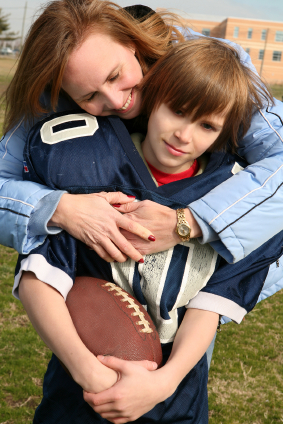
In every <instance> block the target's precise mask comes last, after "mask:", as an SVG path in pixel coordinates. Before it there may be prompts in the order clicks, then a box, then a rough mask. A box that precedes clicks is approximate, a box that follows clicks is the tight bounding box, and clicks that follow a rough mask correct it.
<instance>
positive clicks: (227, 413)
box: [0, 58, 283, 424]
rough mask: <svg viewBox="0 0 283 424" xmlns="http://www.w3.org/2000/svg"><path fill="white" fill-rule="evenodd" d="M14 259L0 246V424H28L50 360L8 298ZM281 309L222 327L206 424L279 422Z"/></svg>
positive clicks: (4, 68) (1, 81)
mask: <svg viewBox="0 0 283 424" xmlns="http://www.w3.org/2000/svg"><path fill="white" fill-rule="evenodd" d="M11 65H13V61H12V60H11V59H6V58H5V59H4V60H2V59H0V73H1V75H2V76H0V89H1V90H3V89H4V87H5V86H6V85H7V82H8V81H9V79H10V78H11V75H12V73H10V68H11ZM280 90H281V91H280ZM280 90H279V89H278V87H277V93H278V94H277V95H278V98H280V99H281V95H282V94H283V90H282V87H281V86H280ZM281 93H282V94H281ZM16 258H17V255H16V253H15V252H14V251H13V250H12V249H9V248H6V247H3V246H0V424H29V423H32V417H33V413H34V409H35V407H36V405H38V403H39V402H40V398H41V394H42V379H43V376H44V372H45V369H46V365H47V363H48V360H49V358H50V356H51V353H50V351H49V350H48V349H47V348H46V347H45V345H44V344H43V342H42V341H41V340H40V339H39V337H38V336H37V334H36V333H35V331H34V330H33V328H32V326H31V324H30V323H29V320H28V318H27V316H26V314H25V312H24V310H23V308H22V306H21V304H20V302H19V301H17V300H15V299H14V298H13V297H12V295H11V288H12V285H13V272H14V267H15V263H16ZM282 304H283V291H281V292H279V293H277V294H276V295H274V296H273V297H271V298H270V299H268V300H266V301H264V302H262V303H260V304H259V305H258V306H257V307H256V308H255V309H254V310H253V311H252V313H251V314H249V315H248V316H247V317H246V319H245V321H244V322H243V323H242V324H241V325H240V326H238V325H235V324H228V325H225V326H223V327H222V331H221V332H220V333H219V334H218V336H217V340H216V347H215V351H214V356H213V360H212V366H211V370H210V376H209V385H208V390H209V407H210V424H279V423H282V422H283V330H282V324H283V309H282ZM50 424H55V423H50ZM82 424H83V423H82Z"/></svg>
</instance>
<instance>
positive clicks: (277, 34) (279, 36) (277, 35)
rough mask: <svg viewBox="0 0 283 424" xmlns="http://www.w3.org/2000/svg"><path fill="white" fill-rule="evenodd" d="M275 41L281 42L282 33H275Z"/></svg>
mask: <svg viewBox="0 0 283 424" xmlns="http://www.w3.org/2000/svg"><path fill="white" fill-rule="evenodd" d="M275 41H283V31H276V34H275Z"/></svg>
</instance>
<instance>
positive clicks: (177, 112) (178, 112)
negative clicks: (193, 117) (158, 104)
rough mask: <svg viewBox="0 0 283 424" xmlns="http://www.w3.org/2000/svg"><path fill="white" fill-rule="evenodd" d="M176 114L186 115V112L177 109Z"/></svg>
mask: <svg viewBox="0 0 283 424" xmlns="http://www.w3.org/2000/svg"><path fill="white" fill-rule="evenodd" d="M175 114H176V115H178V116H184V112H182V111H181V110H176V111H175Z"/></svg>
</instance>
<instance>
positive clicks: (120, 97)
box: [104, 90, 127, 109]
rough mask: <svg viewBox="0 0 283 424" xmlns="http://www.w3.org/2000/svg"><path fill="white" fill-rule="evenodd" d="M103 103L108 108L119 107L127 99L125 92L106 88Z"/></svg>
mask: <svg viewBox="0 0 283 424" xmlns="http://www.w3.org/2000/svg"><path fill="white" fill-rule="evenodd" d="M104 96H105V103H106V107H107V108H108V109H121V108H122V107H123V106H124V104H125V103H126V101H127V98H125V97H126V96H125V93H123V92H122V91H117V90H107V91H106V92H105V93H104Z"/></svg>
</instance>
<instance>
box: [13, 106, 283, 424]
mask: <svg viewBox="0 0 283 424" xmlns="http://www.w3.org/2000/svg"><path fill="white" fill-rule="evenodd" d="M24 158H25V165H24V166H25V167H24V178H25V179H29V180H32V181H36V182H39V183H41V184H44V185H47V186H49V187H50V188H54V189H61V190H62V189H64V190H67V191H68V192H70V193H74V194H75V193H93V192H100V191H123V192H124V193H126V194H129V195H134V196H136V197H137V199H139V200H144V199H150V200H152V201H155V202H157V203H160V204H162V205H165V206H169V207H171V208H174V209H177V208H179V207H186V206H187V204H188V203H190V202H192V201H194V200H196V199H197V198H199V197H202V196H203V195H204V194H206V193H207V192H208V191H210V190H211V189H212V188H213V187H215V186H216V185H218V184H220V183H221V182H222V181H224V180H226V179H227V178H229V177H230V176H232V173H231V171H232V169H233V167H234V165H235V157H233V156H232V155H230V154H225V153H214V154H211V156H210V160H209V163H208V166H207V167H206V169H205V171H204V173H203V174H201V175H199V176H196V177H194V178H190V179H185V180H180V181H176V182H172V183H170V184H167V185H164V186H162V187H156V186H155V184H154V182H153V180H152V178H151V175H150V173H149V171H148V169H147V167H146V165H145V164H144V162H143V159H142V158H141V156H140V155H139V153H138V151H137V150H136V148H135V146H134V144H133V143H132V140H131V138H130V136H129V134H128V132H127V131H126V129H125V127H124V125H123V124H122V123H121V121H120V120H119V118H116V117H108V118H95V117H93V116H90V115H88V114H86V113H81V112H80V113H77V114H75V113H72V114H68V115H65V114H55V115H53V116H51V117H49V118H47V119H45V120H44V121H42V122H40V123H38V124H37V125H36V126H35V127H34V128H33V129H32V130H31V132H30V134H29V138H28V142H27V143H26V147H25V151H24ZM237 161H238V162H239V159H238V160H237ZM282 238H283V236H282V234H280V235H278V236H275V237H274V238H273V239H271V240H270V241H269V242H267V243H265V245H264V246H262V247H261V248H259V249H257V250H256V251H255V252H253V253H252V254H251V255H249V257H247V258H246V259H244V260H242V261H240V262H238V263H237V264H234V265H229V264H227V263H226V262H225V261H224V260H222V259H221V258H217V254H216V253H215V252H214V251H213V249H212V248H211V247H210V246H209V245H205V246H201V245H199V243H198V242H197V241H195V240H192V241H189V242H186V243H184V244H180V245H177V246H175V247H174V248H172V249H169V250H168V251H165V252H160V253H157V254H153V255H148V256H146V257H145V263H144V264H137V263H135V262H134V261H132V260H130V259H129V260H128V261H126V262H125V263H123V264H119V263H112V264H109V263H107V262H105V261H103V260H102V259H101V258H100V257H99V256H98V255H97V254H96V253H95V252H94V251H91V250H89V249H88V248H87V247H86V246H85V245H84V244H83V243H81V242H79V241H77V240H75V239H74V238H73V237H71V236H70V235H69V234H67V233H66V232H64V231H63V232H61V233H60V234H58V235H54V236H49V237H48V238H47V239H46V241H45V242H44V244H43V245H42V246H39V247H38V248H36V249H34V250H33V251H32V252H31V253H30V255H28V256H24V255H21V256H20V257H19V261H18V264H17V269H16V280H19V278H20V275H21V272H22V270H30V271H33V272H35V274H36V275H37V276H38V278H39V279H41V280H43V281H45V282H47V283H48V284H51V285H53V287H55V288H56V289H57V290H59V291H60V292H61V293H62V294H63V295H66V294H67V292H68V290H69V289H70V288H71V286H72V284H73V281H74V279H75V276H78V275H91V276H94V277H98V278H103V279H105V280H107V281H111V282H115V283H116V284H119V285H120V286H121V287H123V288H124V289H125V290H127V291H128V292H130V293H131V294H133V295H134V296H135V297H136V298H137V299H138V300H139V301H140V303H141V304H143V305H144V307H145V308H146V309H147V310H148V312H149V313H150V315H151V317H152V319H153V321H154V322H155V324H156V327H157V329H158V331H159V335H160V339H161V341H162V343H163V353H164V357H165V359H166V358H167V357H168V355H169V354H170V350H171V346H172V341H173V340H174V337H175V334H176V331H177V329H178V327H179V325H180V322H181V321H182V318H183V316H184V313H185V310H186V308H187V307H190V304H191V303H192V302H195V299H198V298H200V299H201V300H200V302H204V303H203V305H205V304H207V303H209V304H210V305H214V306H213V307H212V306H210V307H209V308H207V307H204V306H203V307H202V305H201V303H200V308H202V309H209V310H213V311H215V312H218V313H219V314H225V315H226V316H230V317H231V318H232V319H234V320H235V321H240V320H241V318H242V316H243V315H244V314H245V313H246V312H249V311H250V310H251V309H252V308H253V307H254V305H255V304H256V301H257V298H258V296H259V293H260V291H261V288H262V285H263V282H264V279H265V277H266V275H267V272H268V266H269V265H270V264H271V263H272V262H274V261H275V260H276V259H277V258H278V257H279V256H281V254H282V251H281V250H282V247H281V246H282ZM50 279H51V281H50ZM192 298H194V299H193V301H192V302H191V299H192ZM219 299H222V300H221V302H222V306H221V307H220V309H219V310H218V309H217V308H219V306H215V305H219ZM210 308H212V309H210ZM215 308H216V309H215ZM221 308H223V309H221ZM228 310H229V311H230V315H229V313H227V312H228ZM51 370H52V371H51ZM54 373H55V374H54ZM57 373H61V377H60V381H57V379H56V382H55V380H54V381H53V383H52V387H53V394H52V398H53V399H54V398H55V397H56V396H57V395H56V393H57V394H58V393H60V392H61V391H62V390H63V388H64V387H68V389H69V387H70V382H67V381H68V378H67V376H64V378H63V377H62V371H60V366H59V365H58V362H57V360H56V358H53V360H52V361H51V364H50V367H49V373H48V374H47V376H46V379H47V380H48V378H49V377H50V375H51V374H52V375H53V374H54V375H57ZM63 375H64V374H63ZM206 383H207V366H206V358H205V357H204V358H202V359H201V361H200V362H199V363H198V364H197V365H196V367H194V369H193V370H192V371H191V372H190V373H189V374H188V375H187V377H186V378H185V379H184V380H183V382H182V384H181V385H180V386H179V387H178V389H177V391H176V392H175V394H174V395H173V398H174V402H172V399H171V398H169V399H167V401H166V402H164V403H163V404H162V405H161V404H160V405H157V406H156V407H155V408H154V409H153V410H152V411H151V412H150V413H148V414H146V416H144V417H142V418H141V419H140V420H138V422H141V423H149V422H162V423H163V422H164V423H165V422H168V423H169V422H170V423H173V422H174V423H175V422H184V423H202V422H203V423H205V422H207V395H206ZM48 384H49V383H48ZM74 391H75V392H76V393H77V392H78V391H79V392H80V397H79V398H80V399H81V401H82V403H83V400H82V396H81V390H80V389H78V388H77V389H74ZM48 393H49V395H48V396H47V397H46V396H44V399H43V402H42V404H41V406H40V407H39V410H38V414H39V413H40V411H43V410H44V408H45V407H46V406H44V405H49V404H48V399H49V396H50V393H52V390H51V392H50V389H49V390H48ZM77 395H78V394H76V395H75V396H77ZM184 396H185V399H186V402H185V403H186V404H185V405H184V402H182V401H181V399H183V397H184ZM60 399H61V400H60V402H61V401H62V403H64V401H63V399H62V398H60ZM46 402H47V404H46ZM74 403H75V401H74ZM78 405H79V403H78ZM65 406H66V409H68V408H67V404H66V405H65ZM82 408H83V410H86V411H88V413H89V414H90V417H92V418H91V419H92V421H87V418H86V417H87V412H84V413H85V414H86V415H83V417H84V419H83V420H82V421H80V419H81V418H80V419H79V418H78V419H77V421H76V419H75V418H74V415H72V419H73V421H68V419H66V421H64V420H63V418H62V421H56V422H62V423H63V422H66V423H67V422H68V423H69V422H74V423H76V422H105V420H102V419H101V418H98V416H97V415H96V414H95V413H94V412H93V411H92V410H88V407H86V406H85V405H84V406H83V407H82ZM48 410H49V412H48V414H49V415H48V417H49V418H48V417H47V419H46V421H43V420H42V415H40V417H41V418H40V421H38V422H44V423H45V422H46V423H47V422H50V420H51V418H50V417H51V415H50V414H52V412H51V410H50V405H49V407H48ZM60 410H62V405H61V408H60ZM54 414H55V415H54V418H53V421H52V420H51V421H52V422H55V421H54V420H55V417H57V418H56V419H58V415H56V414H57V412H55V411H54ZM176 414H177V415H178V417H179V418H178V421H177V415H176ZM63 416H64V414H62V417H63ZM70 416H71V415H69V419H70ZM166 417H168V420H167V418H166ZM48 419H49V421H48ZM64 419H65V418H64ZM101 420H102V421H101ZM36 422H37V421H36Z"/></svg>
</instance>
